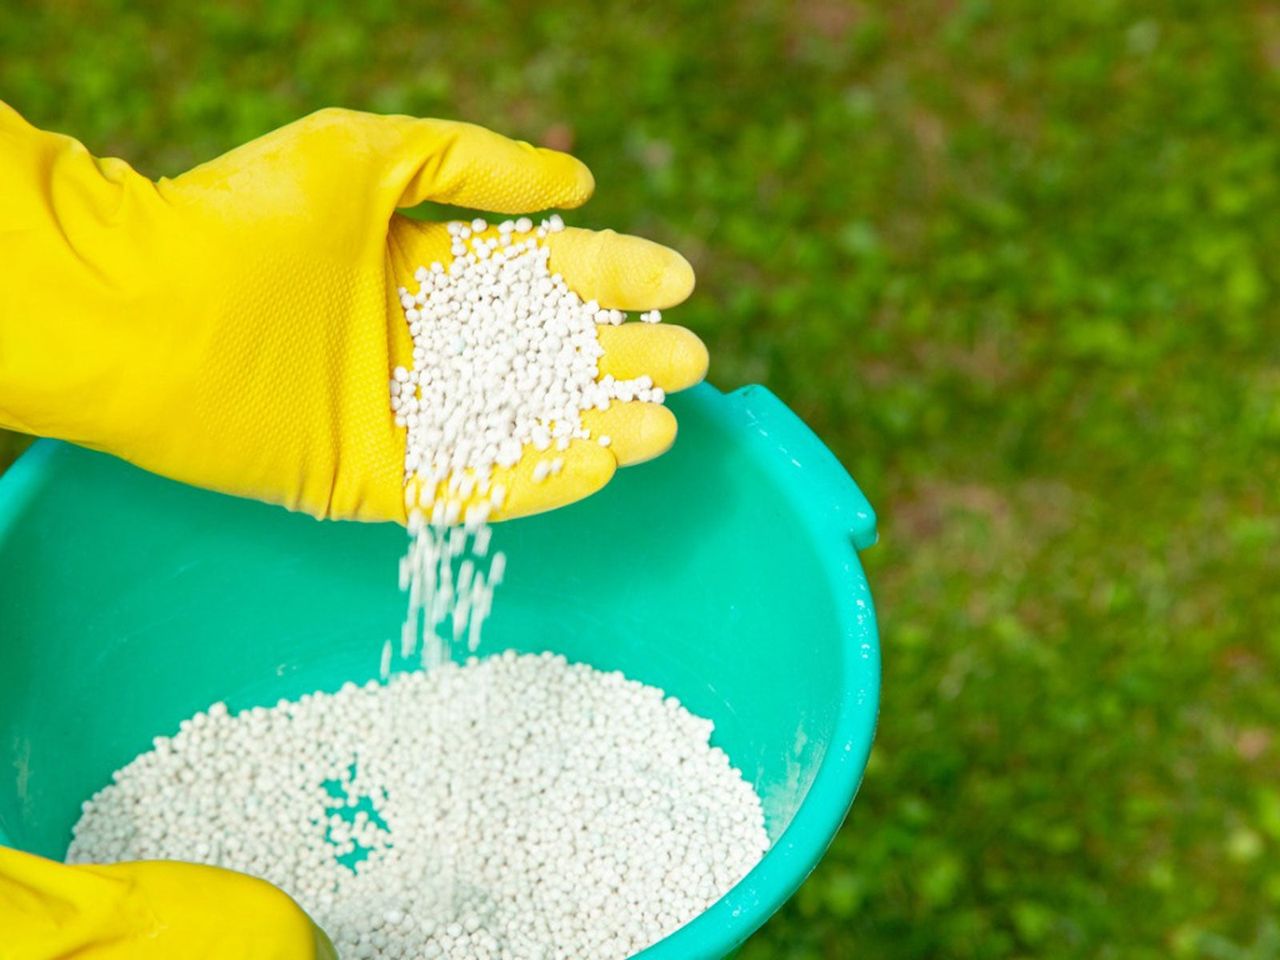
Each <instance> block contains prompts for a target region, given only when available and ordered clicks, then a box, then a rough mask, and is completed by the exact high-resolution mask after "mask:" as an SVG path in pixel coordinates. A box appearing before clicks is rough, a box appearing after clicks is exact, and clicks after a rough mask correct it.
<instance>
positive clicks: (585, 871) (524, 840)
mask: <svg viewBox="0 0 1280 960" xmlns="http://www.w3.org/2000/svg"><path fill="white" fill-rule="evenodd" d="M711 729H712V725H711V723H710V721H707V720H703V719H700V718H698V717H696V716H694V715H693V714H691V713H689V712H688V711H687V710H686V709H684V707H682V706H681V705H680V703H679V702H678V701H676V700H675V699H673V698H670V697H665V696H664V695H663V693H662V692H661V691H660V690H657V689H655V688H653V687H647V686H644V685H642V684H639V683H636V682H634V681H630V680H627V679H625V678H624V677H623V676H622V675H621V674H618V673H602V672H600V671H597V670H593V669H591V668H590V667H586V666H582V665H570V664H568V663H567V662H566V661H565V660H564V659H563V658H561V657H556V656H552V655H550V654H543V655H541V656H516V655H515V654H514V653H510V652H508V653H506V654H503V655H501V656H499V657H494V658H490V659H486V660H479V661H477V660H474V659H473V660H471V661H469V662H468V663H467V665H466V666H464V667H459V666H456V665H454V664H451V663H446V664H444V665H442V666H440V667H439V668H437V669H435V670H433V671H430V672H427V673H422V672H416V673H406V674H398V675H396V676H395V677H393V678H392V680H391V681H390V683H389V684H387V685H380V684H377V683H370V684H367V685H365V686H363V687H358V686H356V685H354V684H347V685H346V686H344V687H343V688H342V689H341V690H340V691H339V692H337V693H334V694H325V693H315V694H307V695H305V696H303V697H301V698H300V699H299V700H298V701H297V702H285V701H281V702H280V703H278V704H277V705H276V706H275V707H273V708H269V709H267V708H262V707H256V708H254V709H251V710H245V711H243V712H241V713H238V714H234V715H232V714H230V713H229V712H228V711H227V708H226V706H225V705H224V704H214V705H213V706H212V707H211V708H209V710H208V711H207V712H205V713H199V714H197V715H196V716H195V717H193V718H192V719H190V720H186V721H183V723H182V724H181V725H180V732H179V733H178V734H177V735H176V736H174V737H172V738H168V737H160V738H157V739H156V740H155V748H154V749H153V750H151V751H149V752H147V753H144V754H142V755H141V756H139V757H138V758H136V759H135V760H134V761H133V762H132V763H130V764H128V765H127V766H126V767H124V768H123V769H122V770H120V771H118V772H117V773H116V774H115V775H114V777H113V783H112V784H111V785H109V786H107V787H106V788H104V789H103V790H101V791H99V792H98V793H97V794H95V795H94V797H93V799H92V800H90V801H89V802H87V803H86V804H85V805H84V812H83V815H82V816H81V818H80V821H79V823H77V824H76V827H75V839H74V841H73V842H72V845H71V849H70V851H69V852H68V855H67V859H68V861H69V862H73V863H74V862H114V861H121V860H131V859H139V858H170V859H179V860H189V861H196V862H203V863H211V864H219V865H222V866H225V867H231V868H234V869H238V870H242V871H245V872H248V873H251V874H254V875H257V876H260V877H264V878H266V879H267V880H270V881H271V882H273V883H275V884H277V885H279V886H281V887H282V888H283V889H285V890H286V891H288V892H289V893H290V894H292V895H293V896H294V897H295V899H297V900H298V902H299V903H300V904H301V905H302V906H303V908H304V909H306V910H307V911H308V912H309V913H310V914H311V915H312V917H313V918H314V919H315V920H316V921H317V923H319V924H320V926H321V927H322V928H324V929H325V930H326V931H327V932H328V933H329V935H330V937H331V938H332V939H333V941H334V944H335V946H336V947H337V949H338V951H339V952H340V954H341V956H342V957H343V960H356V958H372V957H379V958H414V960H418V958H446V957H447V958H449V960H472V958H475V960H585V958H590V960H623V958H626V957H630V956H632V955H633V954H635V953H636V952H638V951H639V950H642V949H643V948H645V947H646V946H648V945H650V944H652V943H653V942H655V941H656V940H659V939H661V938H662V937H663V936H665V935H667V934H669V933H670V932H672V931H673V930H675V929H676V928H677V927H679V926H681V925H683V924H684V923H686V922H687V921H689V920H690V919H692V918H693V917H694V916H696V915H697V914H698V913H700V912H701V911H702V910H704V909H705V908H706V907H708V906H709V905H710V904H711V903H713V902H714V901H715V900H717V899H718V898H719V897H720V896H721V895H722V894H724V893H725V892H726V891H727V890H729V888H730V887H732V886H733V885H734V884H735V883H736V882H737V881H738V880H740V879H741V878H742V877H743V876H744V875H745V874H746V873H747V872H748V871H749V870H750V869H751V868H752V867H753V866H754V865H755V864H756V862H757V861H758V860H759V858H760V857H761V855H762V854H763V853H764V851H765V849H766V847H767V845H768V840H767V838H766V836H765V831H764V822H763V814H762V812H761V807H760V802H759V800H758V799H757V797H756V795H755V793H754V792H753V790H752V788H751V787H750V785H749V784H747V783H746V781H744V780H743V779H742V777H741V776H740V775H739V773H738V772H737V771H736V770H735V769H734V768H733V767H732V766H731V765H730V763H729V760H728V757H727V756H726V755H725V754H724V753H723V752H722V751H721V750H719V749H717V748H713V747H711V746H710V745H709V742H708V738H709V736H710V734H711Z"/></svg>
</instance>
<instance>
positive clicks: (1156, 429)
mask: <svg viewBox="0 0 1280 960" xmlns="http://www.w3.org/2000/svg"><path fill="white" fill-rule="evenodd" d="M0 98H3V99H5V100H7V101H9V102H11V103H12V104H13V105H14V106H16V107H17V108H18V109H19V110H20V111H22V112H23V113H25V114H26V115H27V116H28V117H29V118H30V119H31V120H32V121H33V122H35V123H36V124H38V125H41V126H46V127H51V128H55V129H58V130H62V131H66V132H69V133H73V134H74V135H76V136H78V137H79V138H81V139H83V140H84V141H85V142H86V143H87V144H88V145H89V146H90V147H91V149H93V150H94V151H95V152H97V153H99V154H111V155H117V156H121V157H125V158H127V159H129V160H130V161H132V162H133V163H134V164H135V165H136V166H138V167H139V168H140V169H141V170H143V171H144V172H146V173H148V174H152V175H161V174H174V173H177V172H179V171H181V170H183V169H184V168H186V167H188V166H190V165H192V164H194V163H196V162H199V161H201V160H204V159H206V158H209V157H212V156H214V155H216V154H218V153H220V152H222V151H223V150H226V149H227V148H229V147H232V146H234V145H236V144H238V143H240V142H242V141H244V140H247V139H249V138H252V137H255V136H257V135H259V134H261V133H264V132H266V131H267V130H270V129H272V128H273V127H276V126H278V125H280V124H283V123H286V122H288V121H290V120H292V119H294V118H296V117H298V116H300V115H302V114H304V113H306V112H309V111H311V110H313V109H315V108H317V107H321V106H325V105H344V106H350V107H358V108H364V109H369V110H378V111H395V112H408V113H415V114H422V115H428V116H445V117H459V118H464V119H467V120H472V121H475V122H478V123H482V124H487V125H490V126H493V127H495V128H496V129H498V130H501V131H503V132H506V133H509V134H513V135H516V136H520V137H523V138H527V139H529V140H533V141H536V142H543V143H547V144H550V145H554V146H557V147H561V148H569V149H572V150H574V151H575V152H576V153H577V154H578V155H580V156H581V157H582V158H583V159H585V160H586V161H587V162H588V163H589V164H590V165H591V166H592V168H593V169H594V171H595V174H596V177H597V180H598V183H599V188H598V193H597V197H596V199H595V200H594V201H593V202H592V203H591V205H590V206H589V207H588V208H587V209H586V210H585V211H583V212H581V213H578V214H575V215H574V216H573V217H572V218H571V221H572V222H574V223H577V224H579V225H588V226H606V225H607V226H611V227H615V228H617V229H620V230H628V231H632V232H636V233H641V234H646V235H648V236H652V237H654V238H656V239H658V240H661V241H664V242H667V243H670V244H672V245H674V246H676V247H679V248H680V249H681V250H683V251H685V252H686V253H687V254H688V255H689V257H690V258H691V260H692V261H693V262H694V265H695V266H696V268H697V270H698V275H699V289H698V292H697V294H696V295H695V297H694V299H693V300H692V301H691V302H690V303H689V304H688V305H687V306H686V307H683V308H681V309H680V310H678V311H673V312H672V314H671V319H673V320H677V321H678V322H681V323H684V324H687V325H689V326H691V327H693V328H694V329H696V330H698V331H699V332H700V333H701V334H702V335H703V336H704V337H705V338H706V340H707V341H708V343H709V345H710V347H711V350H712V356H713V366H712V373H711V379H712V380H713V381H714V382H715V383H716V384H718V385H720V386H722V387H726V388H728V387H734V386H737V385H739V384H742V383H747V382H757V381H758V382H762V383H765V384H767V385H768V386H770V387H771V388H773V389H774V390H775V391H776V392H777V393H778V394H780V395H781V396H782V397H783V398H784V399H785V400H786V401H787V402H788V403H790V404H791V405H792V406H793V407H794V408H795V409H796V410H797V411H798V412H799V413H800V414H801V415H802V416H803V417H804V418H805V419H806V420H807V421H808V422H809V423H810V424H811V425H812V426H813V427H814V428H815V429H816V430H817V431H818V433H819V434H821V435H822V436H823V437H824V438H825V439H826V441H827V442H828V443H829V444H830V445H831V446H832V448H833V449H834V450H835V451H836V452H837V454H838V455H839V456H840V457H841V458H842V459H843V461H844V463H845V464H846V465H847V466H848V468H849V469H850V471H851V472H852V473H853V474H854V476H856V477H857V478H858V480H859V481H860V483H861V484H862V486H863V487H864V489H865V490H866V491H867V493H868V495H869V496H870V498H871V500H872V502H873V503H874V504H875V505H876V506H877V508H878V509H879V511H880V513H881V517H882V542H881V544H880V545H879V546H878V547H876V548H875V549H874V550H872V551H870V552H869V553H868V554H867V555H866V560H867V563H868V565H869V567H870V573H871V577H872V580H873V584H874V588H875V592H876V596H877V598H878V600H879V604H880V616H881V620H882V624H883V628H884V642H885V679H884V707H883V714H882V717H881V728H880V735H879V740H878V743H877V746H876V750H875V753H874V756H873V759H872V763H871V767H870V769H869V771H868V775H867V779H866V782H865V784H864V787H863V790H862V793H861V795H860V797H859V799H858V802H857V804H856V805H855V808H854V811H853V813H852V815H851V817H850V819H849V821H848V823H847V825H846V826H845V828H844V831H843V833H842V834H841V836H840V838H839V839H838V841H837V842H836V844H835V846H834V848H833V850H832V852H831V854H830V856H829V857H828V858H827V859H826V861H825V862H824V863H823V865H822V866H821V867H820V868H819V869H818V870H817V872H816V873H815V874H814V876H813V878H812V879H811V880H810V881H809V883H808V884H807V885H806V886H805V887H804V889H803V890H802V891H801V893H800V894H799V895H798V896H797V897H796V898H795V900H794V901H793V902H792V903H791V904H790V905H789V906H788V907H787V908H786V909H785V910H784V911H783V912H782V914H780V915H779V917H778V918H777V919H776V920H774V921H773V922H772V923H771V924H770V925H769V926H768V927H767V928H766V929H765V930H764V931H763V932H762V933H760V934H759V935H758V936H757V937H756V938H754V939H753V940H752V941H751V943H750V944H749V945H748V947H747V948H746V950H745V952H744V956H745V958H746V960H766V958H770V960H817V958H823V960H836V958H848V957H854V956H862V957H873V958H925V957H960V958H985V957H1015V956H1016V957H1115V958H1145V957H1152V958H1155V957H1161V958H1164V957H1170V956H1172V957H1210V958H1246V957H1247V958H1253V957H1257V958H1264V957H1277V956H1280V922H1277V919H1276V918H1277V916H1278V915H1280V739H1278V735H1280V690H1278V689H1277V683H1276V677H1277V676H1278V675H1280V509H1277V505H1278V493H1280V310H1278V309H1277V306H1278V303H1280V298H1278V296H1277V289H1278V286H1277V285H1278V284H1280V10H1278V9H1277V7H1276V6H1275V5H1271V4H1267V3H1264V2H1256V3H1243V2H1241V3H1237V2H1228V0H1206V2H1191V0H1185V2H1163V3H1157V2H1145V3H1144V2H1121V0H1087V2H1086V0H1080V2H1071V3H1065V4H1046V3H1042V2H1039V0H1011V2H1002V3H995V2H984V0H952V2H949V3H944V4H937V3H930V2H921V0H900V2H896V3H888V2H886V3H882V4H881V3H874V4H873V3H840V2H815V3H796V4H786V3H773V2H768V0H745V2H722V3H703V2H693V0H691V2H684V3H660V4H649V5H635V6H631V5H618V4H602V3H588V2H581V0H574V2H564V3H529V2H519V3H499V2H455V3H451V4H447V5H445V4H441V5H439V6H438V7H437V8H436V9H434V10H428V9H427V8H425V7H424V8H421V9H416V10H415V9H411V5H408V4H403V3H393V2H390V0H365V2H362V3H360V4H349V3H340V2H326V0H310V2H305V3H304V2H301V0H285V2H276V3H264V4H250V3H246V2H228V3H221V4H217V5H206V4H170V3H160V2H124V0H107V2H63V3H32V2H25V0H19V2H14V0H9V2H7V3H5V4H3V5H0ZM0 189H3V186H2V185H0ZM0 349H3V344H0ZM82 400H83V402H87V403H92V402H93V398H91V397H86V398H82ZM21 445H22V441H21V440H19V439H18V438H15V437H12V436H10V437H5V438H3V439H0V463H3V462H4V461H6V460H7V459H8V458H11V457H12V456H13V455H14V454H15V453H16V451H17V450H18V449H19V448H20V446H21ZM784 649H785V648H784Z"/></svg>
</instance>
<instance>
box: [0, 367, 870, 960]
mask: <svg viewBox="0 0 1280 960" xmlns="http://www.w3.org/2000/svg"><path fill="white" fill-rule="evenodd" d="M671 406H672V407H673V408H674V410H675V412H676V414H677V416H678V417H679V419H680V439H679V441H678V442H677V443H676V446H675V448H674V449H673V450H672V451H671V453H669V454H668V455H667V456H665V457H662V458H660V459H658V460H656V461H654V462H653V463H650V464H646V465H644V466H639V467H634V468H631V469H628V470H624V471H621V472H620V473H619V474H618V476H617V478H616V479H615V480H614V482H613V483H612V484H610V485H609V487H608V488H607V489H606V490H605V491H603V492H602V493H600V494H598V495H596V496H594V497H592V498H590V499H589V500H586V501H584V502H583V503H581V504H578V505H575V506H573V507H570V508H567V509H564V510H559V511H555V512H553V513H550V514H546V515H544V516H540V517H534V518H530V519H528V520H521V521H516V522H514V523H509V524H502V525H499V527H497V528H495V533H494V538H495V543H496V544H497V545H498V546H499V547H501V549H503V550H505V551H506V552H507V554H508V560H509V562H508V567H507V570H508V573H507V580H506V582H505V583H504V584H503V585H502V587H501V589H500V591H499V593H498V595H497V597H496V602H495V605H494V607H495V609H494V613H493V617H492V619H491V620H490V621H489V623H488V624H487V625H486V628H485V636H484V642H483V646H482V649H481V651H480V652H481V653H485V652H493V651H497V650H501V649H506V648H508V647H513V648H515V649H517V650H520V651H542V650H553V651H556V652H559V653H562V654H564V655H566V656H567V657H569V658H570V659H572V660H580V661H585V662H588V663H591V664H593V665H594V666H596V667H599V668H602V669H605V670H614V669H617V670H622V671H623V672H625V673H626V674H627V675H628V676H630V677H633V678H635V679H637V680H641V681H644V682H645V683H650V684H655V685H657V686H659V687H662V688H663V689H664V690H667V691H668V692H670V693H672V694H675V695H676V696H678V697H679V698H680V699H681V700H683V701H684V703H686V704H687V705H688V706H689V707H690V708H691V709H692V710H694V711H696V712H697V713H699V714H702V715H704V716H707V717H710V718H711V719H712V720H714V721H715V724H716V734H715V742H716V743H717V744H718V745H719V746H721V747H723V748H724V749H725V750H726V751H727V752H728V754H729V756H730V757H731V758H732V759H733V762H734V763H735V764H736V765H737V766H738V767H739V768H740V769H741V770H742V771H743V772H744V773H745V775H746V776H747V778H748V779H749V780H751V781H752V783H753V784H754V785H755V786H756V788H757V790H758V791H759V793H760V795H761V797H762V798H763V801H764V807H765V811H766V817H767V826H768V829H769V834H770V837H771V839H772V840H773V845H772V848H771V850H770V851H769V853H768V854H767V855H766V856H765V858H764V859H763V860H762V861H761V863H760V864H759V866H758V867H757V868H756V869H755V870H754V871H752V873H751V874H750V875H749V876H747V877H746V878H745V879H744V880H743V881H742V882H741V883H739V884H738V885H737V886H736V887H735V888H734V889H733V890H732V891H731V892H730V893H729V894H728V895H727V896H725V897H724V898H723V899H722V900H720V901H719V902H718V903H716V904H715V905H714V906H712V907H711V909H709V910H707V911H706V912H705V913H704V914H702V915H701V916H699V917H698V918H696V919H695V920H693V921H692V922H690V923H689V924H687V925H686V926H685V927H683V928H682V929H680V930H678V931H677V932H675V933H674V934H672V935H671V936H670V937H667V938H666V939H665V940H663V941H662V942H660V943H658V944H655V945H654V946H653V947H651V948H649V949H648V950H646V951H644V952H643V953H642V954H641V955H640V956H641V957H643V958H644V960H715V958H721V957H724V956H725V955H726V954H728V953H729V952H730V951H732V950H733V949H734V948H735V947H736V946H737V945H738V944H740V943H741V942H742V941H743V940H745V939H746V938H747V937H748V936H749V935H750V934H751V933H752V932H753V931H754V930H756V929H757V928H758V927H759V926H760V925H761V924H763V923H764V921H765V920H766V919H768V917H769V916H770V915H771V914H772V913H773V912H774V911H775V910H777V909H778V907H779V906H780V905H781V904H782V903H783V901H785V900H786V899H787V898H788V897H789V896H790V895H791V894H792V893H794V892H795V890H796V888H797V887H799V886H800V883H801V882H802V881H803V880H804V878H805V877H806V876H807V875H808V873H809V871H810V870H812V869H813V867H814V865H815V864H816V863H817V862H818V860H819V858H820V857H821V856H822V854H823V852H824V851H825V850H826V848H827V846H828V844H829V843H830V842H831V839H832V837H833V836H834V835H835V832H836V830H837V829H838V828H839V826H840V823H841V821H842V820H843V818H844V816H845V813H846V812H847V810H848V808H849V805H850V803H851V802H852V800H853V796H854V793H855V791H856V789H857V786H858V782H859V780H860V779H861V776H862V772H863V769H864V767H865V765H866V761H867V755H868V752H869V751H870V749H871V739H872V734H873V732H874V727H875V720H876V707H877V698H878V692H879V647H878V643H877V636H876V623H875V615H874V612H873V609H872V603H871V593H870V591H869V589H868V587H867V581H866V578H865V577H864V575H863V571H862V567H861V565H860V564H859V562H858V556H857V549H859V548H862V547H866V546H869V545H870V544H871V543H872V542H873V541H874V539H875V517H874V515H873V513H872V511H871V508H870V506H869V505H868V504H867V501H866V499H865V498H864V497H863V495H862V493H861V492H860V491H859V490H858V488H857V486H856V485H855V484H854V482H853V481H852V480H851V479H850V478H849V476H848V474H846V473H845V471H844V470H843V469H842V468H841V466H840V465H839V463H838V462H837V461H836V459H835V457H833V456H832V454H831V453H830V451H828V450H827V449H826V447H824V446H823V445H822V443H821V442H820V441H819V440H818V439H817V437H815V436H814V435H813V433H811V432H810V431H809V429H808V428H807V427H805V426H804V424H803V423H801V422H800V420H799V419H798V418H797V417H796V416H795V415H794V414H793V413H791V411H790V410H788V409H787V408H786V407H785V406H784V405H783V404H782V403H781V402H779V401H778V399H777V398H776V397H774V396H773V394H771V393H769V392H768V391H767V390H765V389H763V388H761V387H747V388H744V389H742V390H739V391H737V392H736V393H733V394H729V395H724V394H721V393H719V392H718V391H716V390H714V389H713V388H711V387H708V386H703V387H700V388H698V389H696V390H692V391H689V392H688V393H685V394H682V395H680V396H678V397H673V398H672V400H671ZM404 546H405V534H404V531H403V530H402V529H400V528H399V527H396V526H394V525H390V524H386V525H363V524H355V523H318V522H316V521H314V520H312V519H310V518H308V517H304V516H299V515H296V514H289V513H287V512H285V511H283V510H280V509H278V508H275V507H270V506H266V505H263V504H258V503H253V502H250V501H246V500H238V499H234V498H230V497H224V496H219V495H217V494H212V493H207V492H204V491H200V490H196V489H193V488H191V487H186V486H183V485H181V484H177V483H173V482H171V481H168V480H163V479H161V478H159V477H155V476H151V475H150V474H147V473H144V472H142V471H140V470H138V469H136V468H134V467H131V466H129V465H127V464H125V463H123V462H121V461H119V460H116V459H114V458H112V457H108V456H105V455H102V454H98V453H93V452H90V451H87V450H82V449H79V448H76V447H72V446H68V445H65V444H59V443H53V442H41V443H37V444H36V445H35V446H34V447H33V448H32V449H31V450H30V451H29V452H28V453H27V454H26V455H25V456H24V457H22V459H21V460H19V462H18V463H16V464H15V465H14V466H13V467H12V468H11V469H10V470H9V472H8V473H7V474H5V475H4V477H3V478H0V769H2V770H4V771H5V773H4V775H3V777H2V778H0V842H4V843H8V844H10V845H13V846H17V847H21V848H24V849H27V850H31V851H34V852H36V853H41V854H45V855H47V856H52V857H61V856H62V854H63V853H64V852H65V850H66V847H67V844H68V842H69V841H70V836H71V833H70V831H71V826H72V824H73V823H74V822H75V820H76V817H77V816H78V814H79V807H80V803H81V802H82V801H83V800H85V799H86V798H87V797H88V796H89V795H90V794H92V793H93V791H95V790H96V789H98V788H99V787H101V786H103V785H104V784H105V783H106V782H107V781H108V779H109V778H110V775H111V772H112V771H113V770H114V769H116V768H117V767H119V766H121V765H122V764H124V763H126V762H127V761H128V760H129V759H131V758H132V757H133V756H134V755H135V754H137V753H139V752H140V751H142V750H146V749H147V748H148V747H149V746H150V742H151V738H152V737H154V736H156V735H158V734H167V733H172V732H173V731H174V730H175V729H176V727H177V723H178V721H179V720H181V719H182V718H184V717H187V716H189V715H191V714H192V713H194V712H195V711H197V710H200V709H203V708H204V707H206V706H208V705H209V704H210V703H212V702H214V701H216V700H220V699H225V700H227V701H228V703H229V705H230V706H231V707H232V708H233V709H238V708H243V707H249V706H254V705H258V704H273V703H274V702H275V701H276V700H277V699H279V698H281V697H290V698H292V697H297V696H299V695H300V694H303V693H305V692H307V691H310V690H315V689H328V690H333V689H336V688H337V687H338V686H340V685H341V684H342V682H343V681H346V680H356V681H364V680H367V679H370V678H371V677H373V676H374V675H375V674H376V673H377V670H378V665H379V656H380V653H381V648H382V644H383V641H384V640H386V639H389V638H394V637H397V636H398V631H399V627H400V622H401V619H402V616H403V610H404V600H403V598H402V596H401V595H400V593H399V591H398V590H397V582H396V580H397V578H396V569H397V562H398V560H399V557H400V555H401V553H402V552H403V549H404Z"/></svg>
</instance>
